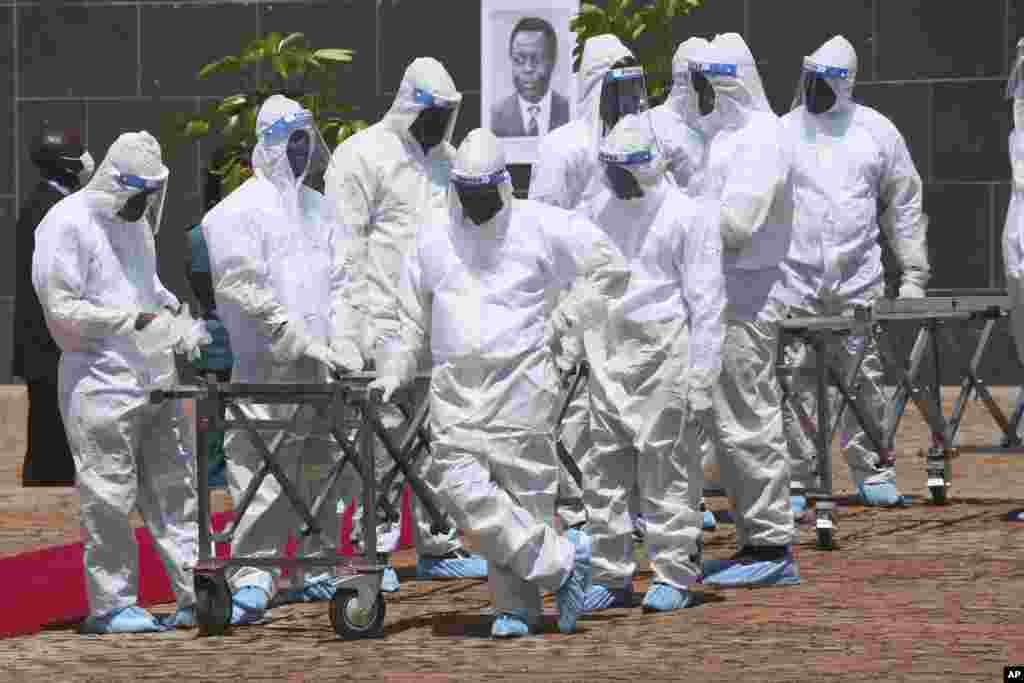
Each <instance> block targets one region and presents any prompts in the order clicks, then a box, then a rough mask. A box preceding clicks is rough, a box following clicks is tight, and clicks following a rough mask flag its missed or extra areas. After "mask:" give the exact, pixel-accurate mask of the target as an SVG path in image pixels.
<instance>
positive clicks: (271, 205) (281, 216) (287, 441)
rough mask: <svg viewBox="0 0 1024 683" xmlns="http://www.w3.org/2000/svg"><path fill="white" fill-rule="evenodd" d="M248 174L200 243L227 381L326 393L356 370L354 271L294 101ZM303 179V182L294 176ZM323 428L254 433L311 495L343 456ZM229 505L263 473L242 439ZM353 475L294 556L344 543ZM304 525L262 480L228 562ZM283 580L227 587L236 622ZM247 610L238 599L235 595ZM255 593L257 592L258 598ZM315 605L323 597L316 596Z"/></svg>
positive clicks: (312, 424) (311, 425)
mask: <svg viewBox="0 0 1024 683" xmlns="http://www.w3.org/2000/svg"><path fill="white" fill-rule="evenodd" d="M256 133H257V137H258V143H257V144H256V146H255V148H254V149H253V154H252V165H253V171H254V176H253V177H252V178H250V179H249V180H247V181H246V182H245V183H244V184H243V185H242V186H241V187H239V188H238V189H237V190H236V191H235V192H233V193H232V194H231V195H230V196H229V197H228V198H226V199H225V200H224V201H222V202H221V203H220V204H218V205H217V206H216V207H214V209H213V210H211V211H210V212H209V213H207V214H206V216H205V217H204V218H203V222H202V226H203V227H202V229H203V236H204V237H205V238H206V243H207V245H208V247H209V252H210V270H211V275H212V278H213V286H214V296H215V297H216V299H217V310H218V311H219V312H220V317H221V320H222V321H223V322H224V326H225V327H226V328H227V330H228V334H229V335H230V337H231V347H232V352H233V353H234V358H235V364H234V367H233V369H232V381H233V382H245V383H308V384H316V383H323V382H326V381H327V380H328V370H336V371H353V370H359V369H361V368H362V366H363V361H362V357H361V355H360V353H359V349H358V345H357V339H356V336H357V334H358V326H357V325H356V324H355V323H354V322H353V321H354V319H355V316H354V313H353V311H352V309H351V307H350V306H349V305H348V303H347V296H348V295H349V291H350V289H351V286H352V282H351V274H350V270H351V263H350V262H348V261H346V260H345V256H346V255H347V252H346V251H345V250H346V249H347V248H348V246H349V242H350V235H348V234H347V233H341V230H342V228H341V226H340V225H339V224H338V222H337V221H336V220H335V218H334V216H333V214H332V212H331V210H330V204H329V203H328V202H326V201H325V200H324V198H323V195H321V194H320V193H319V192H317V191H316V190H313V189H311V188H310V187H307V186H306V185H305V182H304V181H305V179H306V177H307V174H309V173H315V172H317V171H318V170H320V169H322V168H323V164H324V163H326V159H327V154H329V152H327V151H326V147H324V146H323V143H322V141H321V140H320V138H319V134H318V133H317V130H316V128H315V125H314V122H313V120H312V115H311V114H309V112H307V111H305V110H303V109H302V107H301V106H300V105H299V104H298V103H297V102H294V101H293V100H290V99H288V98H286V97H284V96H281V95H274V96H272V97H271V98H269V99H268V100H267V101H266V102H264V104H263V106H262V107H261V108H260V111H259V114H258V116H257V121H256ZM303 134H305V136H307V137H308V139H309V140H310V149H309V155H308V157H307V158H306V160H305V161H306V164H305V166H304V167H303V165H302V163H301V162H302V159H298V161H295V159H294V157H293V156H292V155H291V154H290V153H289V151H288V149H289V144H290V141H292V140H295V139H296V138H295V137H294V136H302V135H303ZM297 173H298V174H297ZM238 405H239V407H240V408H241V409H242V411H243V412H244V413H245V415H246V417H247V418H249V419H258V420H270V419H272V420H291V419H292V418H293V416H294V415H295V413H296V411H297V410H298V406H296V405H295V404H256V403H252V402H249V401H239V402H238ZM328 428H329V424H328V422H327V420H326V419H319V417H314V416H313V415H312V414H311V412H310V408H309V407H308V406H307V407H304V408H303V414H302V417H300V419H299V420H298V422H297V424H296V427H295V430H294V431H292V430H287V431H285V430H275V431H270V430H261V432H260V434H261V435H262V436H263V438H264V439H265V442H266V443H267V444H272V443H274V440H275V439H278V438H280V439H282V442H281V446H280V448H279V449H278V451H277V453H276V457H277V459H278V461H279V462H280V464H281V465H282V467H284V468H285V471H286V472H287V473H288V476H289V478H291V479H292V481H294V482H296V484H297V485H301V486H302V487H303V488H304V489H305V488H306V487H308V490H304V491H303V494H304V495H305V496H308V497H309V502H311V500H312V495H313V494H314V493H315V492H316V491H317V490H318V489H319V486H320V485H321V483H322V480H324V479H326V477H327V475H328V472H329V468H330V466H331V465H332V464H333V463H334V461H335V460H336V458H337V456H338V448H339V447H338V446H337V444H336V443H334V442H333V437H332V436H331V435H330V433H329V432H328ZM224 451H225V458H226V463H227V479H228V486H229V490H230V492H231V497H232V498H233V499H234V500H236V501H239V500H241V497H242V495H243V493H244V492H245V490H246V488H247V487H248V485H249V483H250V481H252V479H253V477H254V476H255V475H256V473H257V472H258V470H259V468H260V467H261V466H262V464H263V462H264V461H263V458H262V457H261V455H260V451H259V450H258V449H257V446H256V445H255V444H254V443H253V442H252V439H251V438H250V437H249V435H248V434H247V433H246V432H244V431H233V432H231V433H229V434H228V437H227V438H226V439H225V445H224ZM354 486H355V482H354V481H353V472H352V468H346V471H345V472H344V473H343V476H342V477H341V479H340V481H339V483H338V484H337V485H336V487H335V488H334V489H333V494H334V495H333V497H331V498H329V500H328V501H327V502H326V503H325V504H324V505H323V507H322V508H321V510H320V514H319V517H318V519H317V522H318V523H319V525H320V526H321V536H320V537H319V538H318V537H317V536H315V535H310V536H308V537H307V538H306V539H304V540H303V543H302V548H301V550H300V552H302V553H303V554H306V555H318V554H322V555H330V554H332V553H335V552H336V546H337V541H338V537H339V533H340V529H339V517H338V513H337V500H338V497H339V496H341V497H342V498H344V499H347V498H348V497H349V496H351V495H352V493H353V492H354ZM300 526H301V522H300V518H299V516H298V514H297V513H296V511H295V510H294V508H293V506H292V504H291V501H290V500H289V499H288V497H287V496H286V495H285V494H284V492H283V489H282V487H281V485H280V484H279V482H278V481H277V480H276V479H275V478H274V477H273V476H267V477H266V478H265V479H264V480H263V482H262V484H261V485H260V487H259V489H257V494H256V496H255V498H254V499H253V501H252V504H251V505H250V507H249V509H248V511H247V512H246V514H245V515H244V516H243V517H242V519H241V521H240V523H239V524H238V527H237V529H236V532H235V535H234V538H233V539H232V546H231V552H232V556H233V557H272V556H276V555H280V554H283V551H284V547H285V543H286V542H287V540H288V534H289V533H290V532H292V531H297V530H298V529H299V527H300ZM278 574H279V570H276V569H275V570H266V569H263V568H256V567H242V568H239V569H237V570H235V571H234V572H233V573H232V574H231V575H230V576H229V581H230V583H231V585H232V589H233V591H234V592H235V594H236V608H238V607H239V605H240V606H241V610H242V611H243V613H241V614H239V613H237V612H238V609H236V615H235V616H233V619H234V620H235V621H236V622H237V621H239V620H241V621H242V622H248V621H254V620H258V618H260V616H261V614H262V611H263V610H264V609H265V608H266V607H267V602H268V601H269V600H270V599H271V598H272V597H274V595H275V592H276V583H275V580H274V579H275V577H276V576H277V575H278ZM306 582H307V584H308V585H316V584H323V585H324V586H325V591H326V592H327V593H329V592H330V589H331V587H332V586H333V584H332V583H331V582H330V581H329V578H328V577H326V576H307V577H306ZM243 589H249V590H248V591H247V592H246V594H245V595H248V596H250V597H252V598H253V600H250V601H246V600H244V599H242V600H241V601H240V599H239V597H238V595H239V593H240V592H241V591H242V590H243ZM253 590H259V591H262V592H263V593H264V594H262V595H261V594H258V593H253V592H252V591H253ZM321 597H327V596H326V595H325V596H321Z"/></svg>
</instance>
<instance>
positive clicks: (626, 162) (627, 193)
mask: <svg viewBox="0 0 1024 683" xmlns="http://www.w3.org/2000/svg"><path fill="white" fill-rule="evenodd" d="M598 158H599V159H600V160H601V164H602V165H603V166H604V179H605V184H606V185H607V186H608V187H609V189H611V191H612V192H613V193H614V194H615V196H616V197H618V198H619V199H640V198H641V197H643V196H644V190H643V187H642V186H641V184H640V181H639V180H638V179H637V175H636V173H637V171H638V170H639V169H640V168H643V167H646V166H649V165H650V164H651V163H652V162H653V161H654V154H652V153H651V151H650V150H646V149H645V150H640V151H637V152H629V153H627V154H613V153H611V152H606V151H603V150H602V151H601V152H600V153H599V154H598Z"/></svg>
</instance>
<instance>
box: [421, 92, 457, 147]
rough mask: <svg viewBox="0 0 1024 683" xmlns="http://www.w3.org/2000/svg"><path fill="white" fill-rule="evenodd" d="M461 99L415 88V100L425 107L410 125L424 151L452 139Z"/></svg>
mask: <svg viewBox="0 0 1024 683" xmlns="http://www.w3.org/2000/svg"><path fill="white" fill-rule="evenodd" d="M460 101H461V100H459V99H453V98H447V97H443V96H441V95H436V94H433V93H429V92H427V91H426V90H421V89H420V88H416V89H415V90H413V102H415V103H416V105H418V106H420V107H423V109H422V110H421V111H420V113H419V115H418V116H417V117H416V119H415V120H414V121H413V122H412V124H411V125H410V126H409V132H410V133H411V134H412V136H413V137H414V138H416V141H417V142H419V143H420V146H421V147H423V152H424V153H427V152H429V151H430V150H431V149H432V148H434V147H436V146H437V145H439V144H441V143H442V142H448V141H450V140H451V139H452V133H453V132H454V131H455V120H456V118H457V117H456V113H457V110H458V107H459V102H460Z"/></svg>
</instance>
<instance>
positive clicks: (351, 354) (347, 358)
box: [330, 339, 364, 374]
mask: <svg viewBox="0 0 1024 683" xmlns="http://www.w3.org/2000/svg"><path fill="white" fill-rule="evenodd" d="M330 351H331V356H332V357H333V359H334V365H335V366H336V367H337V371H338V372H340V373H342V374H347V373H350V372H359V371H360V370H362V369H363V365H364V363H363V354H361V353H360V352H359V347H357V346H356V345H355V344H354V343H353V342H352V341H350V340H348V339H340V340H338V341H337V342H335V343H333V344H331V349H330Z"/></svg>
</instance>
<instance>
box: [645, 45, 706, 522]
mask: <svg viewBox="0 0 1024 683" xmlns="http://www.w3.org/2000/svg"><path fill="white" fill-rule="evenodd" d="M708 45H710V43H708V41H707V40H705V39H704V38H698V37H692V38H687V39H686V40H684V41H683V42H682V43H680V44H679V47H678V48H676V53H675V55H674V56H673V57H672V90H671V91H670V92H669V95H668V97H667V98H666V99H665V102H663V103H662V104H659V105H658V106H656V107H654V108H653V109H651V124H652V126H653V127H654V134H655V135H656V136H657V138H658V147H659V149H661V152H662V154H664V155H665V159H666V161H667V162H668V172H669V174H670V176H671V178H672V179H673V180H674V181H675V183H676V185H677V186H678V187H679V188H680V189H681V190H683V192H685V193H687V194H688V195H691V196H693V195H695V194H696V191H697V190H696V188H697V187H698V186H699V182H698V180H697V177H696V175H697V173H698V172H699V171H700V169H701V167H702V166H703V163H704V154H705V152H706V149H707V143H706V141H705V140H704V134H703V133H701V132H700V129H699V128H697V125H696V112H695V111H694V110H693V109H691V108H690V106H689V98H690V96H689V92H690V57H691V56H692V55H693V54H695V52H696V51H698V50H700V49H701V48H703V47H707V46H708ZM701 446H702V451H703V452H704V456H703V462H704V465H705V466H706V467H708V468H710V469H711V470H713V469H714V468H715V467H716V466H715V461H714V450H713V448H712V446H711V442H710V441H709V440H707V439H704V440H702V441H701ZM701 510H702V512H703V519H702V527H703V529H704V530H705V531H713V530H714V529H715V528H716V527H717V525H718V522H717V520H716V519H715V515H714V513H713V512H711V511H710V510H708V509H707V508H706V506H705V505H704V501H703V498H702V499H701Z"/></svg>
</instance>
